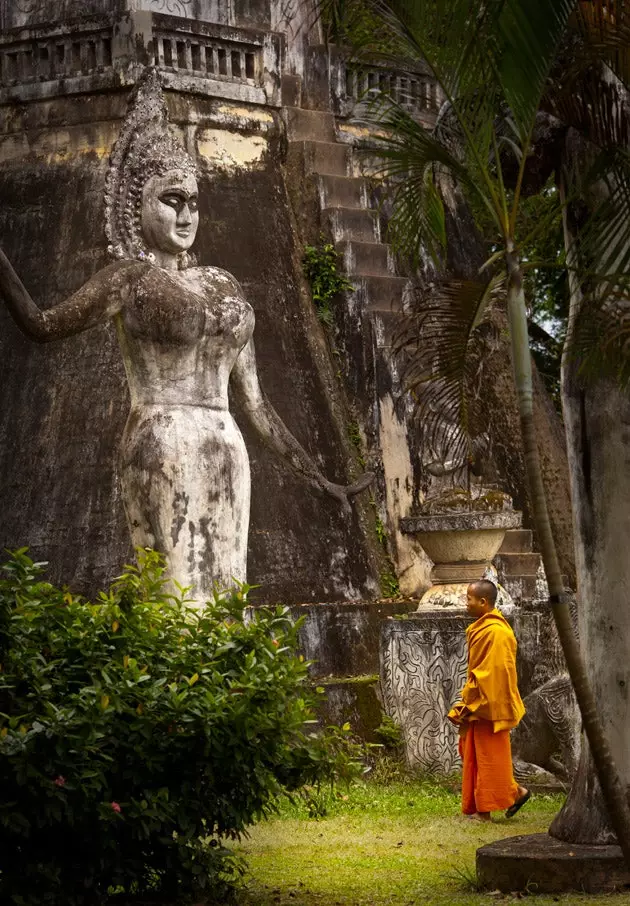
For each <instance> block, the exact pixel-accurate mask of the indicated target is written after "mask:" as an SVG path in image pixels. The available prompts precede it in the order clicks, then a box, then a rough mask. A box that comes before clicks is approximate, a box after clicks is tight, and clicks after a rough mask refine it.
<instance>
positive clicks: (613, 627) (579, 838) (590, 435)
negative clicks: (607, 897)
mask: <svg viewBox="0 0 630 906" xmlns="http://www.w3.org/2000/svg"><path fill="white" fill-rule="evenodd" d="M565 194H566V193H565ZM576 232H577V230H576V227H575V224H574V223H573V222H572V219H571V209H570V207H569V209H568V210H567V211H565V244H566V246H567V249H570V248H573V247H574V246H572V242H573V237H574V236H575V235H576ZM580 306H581V297H580V293H579V287H578V286H577V282H576V281H575V280H572V281H571V322H570V328H572V327H573V325H574V324H575V321H576V319H577V318H578V316H579V311H580ZM578 367H579V363H578V362H577V361H576V359H575V358H574V357H572V356H571V355H570V354H569V353H568V352H565V356H564V361H563V376H562V403H563V408H564V414H565V426H566V431H567V448H568V459H569V471H570V478H571V489H572V497H573V512H574V532H575V546H576V567H577V577H578V602H579V604H578V608H579V610H578V615H579V626H580V637H581V647H582V651H583V653H584V657H585V660H586V665H587V671H588V675H589V678H590V681H591V684H592V686H593V691H594V694H595V699H596V701H597V702H598V706H599V716H600V719H601V721H602V723H603V726H604V731H605V733H606V735H607V738H608V742H609V745H610V749H611V754H612V758H613V760H614V762H615V764H616V767H617V771H618V773H619V777H620V780H621V784H622V787H623V790H624V791H625V793H626V797H627V794H628V789H629V785H630V695H629V692H630V661H629V660H628V650H629V647H630V600H629V593H630V554H629V550H628V547H629V545H630V508H629V507H628V501H629V500H630V392H628V391H622V390H620V389H619V387H617V385H615V384H613V383H612V381H610V380H604V379H600V380H597V379H593V378H590V379H589V380H588V382H586V383H584V382H583V381H582V380H580V377H579V375H578ZM550 833H551V834H553V836H556V837H559V838H560V839H562V840H567V841H569V842H573V843H592V844H602V843H611V842H614V840H615V834H614V831H613V828H612V823H611V819H610V817H609V813H608V810H607V809H606V806H605V805H604V800H603V796H602V792H601V789H600V787H599V783H598V781H597V778H596V776H595V770H594V764H593V758H592V755H591V753H590V751H589V746H588V743H587V742H586V740H585V739H583V741H582V754H581V758H580V766H579V769H578V773H577V776H576V778H575V781H574V783H573V786H572V788H571V791H570V793H569V796H568V798H567V801H566V804H565V806H564V808H563V809H562V810H561V811H560V813H559V814H558V815H557V816H556V818H555V819H554V821H553V823H552V825H551V828H550Z"/></svg>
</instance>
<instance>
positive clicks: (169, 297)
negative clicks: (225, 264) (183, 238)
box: [123, 266, 254, 348]
mask: <svg viewBox="0 0 630 906" xmlns="http://www.w3.org/2000/svg"><path fill="white" fill-rule="evenodd" d="M123 319H124V324H125V328H126V330H127V331H129V333H130V334H131V335H132V336H134V337H135V338H137V339H138V340H143V339H146V340H150V341H152V342H153V343H157V344H158V345H160V344H162V343H163V344H165V345H168V346H180V345H181V346H190V345H196V344H198V343H200V342H203V341H204V340H208V341H212V340H213V339H216V340H218V341H222V342H223V343H228V344H229V345H234V346H236V347H238V348H240V347H241V346H242V345H243V344H244V343H246V342H247V340H248V339H249V336H250V335H251V333H252V330H253V326H254V312H253V309H252V307H251V306H250V305H249V303H248V302H247V301H246V300H245V299H244V297H243V294H242V291H241V289H240V287H239V285H238V283H237V281H236V280H235V279H234V277H232V276H231V275H230V274H228V273H227V272H225V271H221V270H219V269H217V268H191V269H190V270H187V271H176V272H171V271H166V270H164V269H162V268H159V267H155V266H148V267H147V270H146V272H145V273H144V274H142V276H141V277H140V278H139V280H138V281H137V284H136V285H135V286H134V292H133V294H132V299H131V300H130V301H129V302H128V303H127V305H126V306H125V309H124V312H123Z"/></svg>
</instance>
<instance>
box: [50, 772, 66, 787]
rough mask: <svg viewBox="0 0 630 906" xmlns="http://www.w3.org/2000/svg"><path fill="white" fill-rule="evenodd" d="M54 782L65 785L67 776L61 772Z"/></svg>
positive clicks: (56, 784)
mask: <svg viewBox="0 0 630 906" xmlns="http://www.w3.org/2000/svg"><path fill="white" fill-rule="evenodd" d="M53 783H54V784H55V786H65V785H66V778H65V777H63V776H62V775H61V774H60V775H59V777H55V779H54V781H53Z"/></svg>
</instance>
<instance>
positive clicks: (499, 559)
mask: <svg viewBox="0 0 630 906" xmlns="http://www.w3.org/2000/svg"><path fill="white" fill-rule="evenodd" d="M541 562H542V560H541V556H540V554H536V553H534V552H532V553H528V554H525V553H519V554H507V553H499V554H497V556H496V557H495V563H496V565H497V569H498V570H501V572H503V574H504V575H506V576H535V575H537V573H538V570H539V569H540V564H541Z"/></svg>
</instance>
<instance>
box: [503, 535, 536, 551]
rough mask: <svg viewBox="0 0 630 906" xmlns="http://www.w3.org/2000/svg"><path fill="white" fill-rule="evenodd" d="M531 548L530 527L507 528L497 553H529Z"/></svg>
mask: <svg viewBox="0 0 630 906" xmlns="http://www.w3.org/2000/svg"><path fill="white" fill-rule="evenodd" d="M532 549H533V533H532V530H531V529H508V531H507V532H506V533H505V538H504V539H503V544H502V545H501V547H500V548H499V554H529V553H531V552H532Z"/></svg>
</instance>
